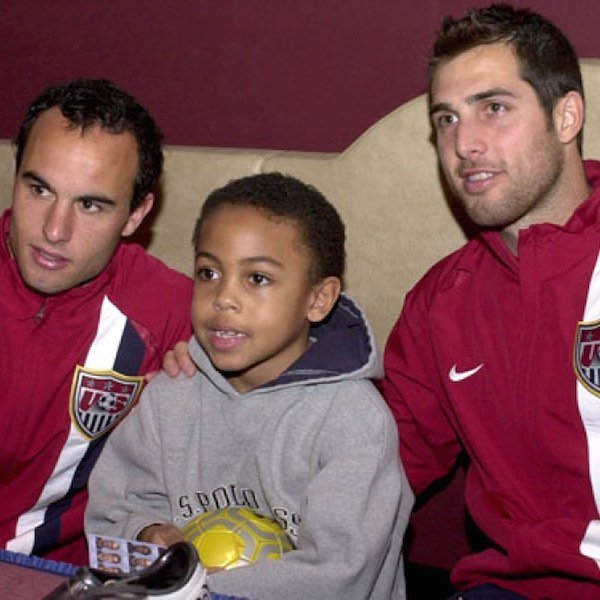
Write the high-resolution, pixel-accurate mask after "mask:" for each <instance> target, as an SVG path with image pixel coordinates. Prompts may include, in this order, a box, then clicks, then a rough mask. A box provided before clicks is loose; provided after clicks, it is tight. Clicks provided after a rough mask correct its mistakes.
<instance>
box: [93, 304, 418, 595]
mask: <svg viewBox="0 0 600 600" xmlns="http://www.w3.org/2000/svg"><path fill="white" fill-rule="evenodd" d="M311 338H312V340H313V343H312V344H311V346H310V347H309V349H308V350H307V351H306V352H305V353H304V354H303V355H302V356H301V357H300V358H299V359H298V360H297V361H296V363H294V364H293V365H292V366H291V367H290V368H289V369H288V370H287V371H286V372H284V373H283V374H282V375H281V376H280V377H279V378H277V379H276V380H274V381H271V382H269V383H267V384H265V385H263V386H262V387H260V388H257V389H255V390H252V391H250V392H246V393H239V392H237V391H236V390H235V389H234V388H233V387H232V386H231V385H230V384H229V382H228V381H227V380H226V379H225V378H224V377H223V376H222V375H221V373H219V372H218V371H217V370H215V368H214V367H213V365H212V363H211V362H210V360H209V359H208V357H207V356H206V354H205V353H204V351H203V350H202V348H201V347H200V346H199V345H198V343H197V342H196V341H195V339H192V341H191V343H190V352H191V355H192V357H193V359H194V361H195V362H196V363H197V365H198V367H199V372H198V374H197V375H196V376H194V377H192V378H190V379H186V378H183V377H180V378H178V379H176V380H173V379H169V378H168V377H166V376H164V375H160V376H159V377H157V378H156V379H155V380H154V381H152V383H150V384H149V386H148V387H147V389H146V390H145V391H144V394H143V397H142V400H141V402H140V404H139V406H138V407H137V408H136V409H134V411H133V412H132V414H131V415H130V416H129V417H128V418H127V419H126V420H125V422H124V423H123V424H122V425H120V426H119V427H118V428H117V430H116V431H115V432H114V433H113V434H112V435H111V436H110V437H109V440H108V442H107V444H106V447H105V449H104V451H103V453H102V455H101V456H100V459H99V460H98V463H97V465H96V467H95V470H94V471H93V473H92V476H91V478H90V483H89V489H90V500H89V505H88V509H87V512H86V519H85V525H86V531H87V532H88V533H98V534H106V535H109V534H110V535H116V536H120V537H125V538H135V537H136V536H137V535H138V534H139V532H140V531H141V530H142V529H143V528H144V527H146V526H148V525H150V524H153V523H161V522H172V523H174V524H175V525H177V526H180V527H181V526H183V525H184V524H185V523H186V522H188V521H189V520H191V519H193V518H194V517H197V516H198V515H199V514H202V513H204V512H206V511H209V510H216V509H219V508H223V507H224V506H227V505H233V506H247V507H249V508H251V509H253V510H255V511H257V512H259V513H262V514H264V515H268V516H273V517H275V518H276V519H277V520H278V521H279V522H280V523H281V524H282V525H284V527H285V529H286V532H287V534H288V536H289V537H290V539H291V540H292V541H293V543H294V545H295V546H296V549H295V550H292V551H290V552H288V553H287V554H285V555H284V556H283V558H281V559H280V560H275V561H272V560H265V561H261V562H258V563H255V564H253V565H251V566H246V567H238V568H235V569H230V570H227V571H221V572H218V573H215V574H213V575H211V576H210V581H209V585H210V587H211V590H212V591H214V592H219V593H222V594H232V595H237V596H245V597H249V598H258V599H261V600H268V599H270V598H272V599H274V600H285V599H288V598H289V599H292V598H298V599H302V600H306V599H307V598H315V599H318V600H327V599H331V600H340V599H342V598H344V599H353V600H354V599H356V600H363V599H366V598H373V599H386V598H404V597H405V591H404V571H403V566H402V561H401V545H402V538H403V535H404V531H405V528H406V524H407V520H408V517H409V514H410V511H411V508H412V505H413V495H412V492H411V490H410V487H409V485H408V483H407V481H406V477H405V475H404V471H403V469H402V467H401V465H400V463H399V459H398V446H397V444H398V440H397V429H396V424H395V422H394V419H393V417H392V416H391V413H390V412H389V410H388V408H387V406H386V404H385V402H384V401H383V400H382V398H381V396H380V395H379V393H378V392H377V390H376V389H375V387H374V386H373V384H372V383H371V381H369V378H374V377H379V376H380V374H381V372H380V369H381V367H380V361H379V359H378V356H377V352H376V349H375V343H374V339H373V335H372V332H371V330H370V328H369V326H368V325H367V323H366V320H365V319H364V316H363V314H362V312H361V311H360V309H359V308H358V307H357V306H356V305H355V304H354V303H353V302H352V301H351V300H350V299H349V298H348V297H347V296H344V295H343V296H342V297H341V298H340V300H339V302H338V304H337V306H336V308H335V310H334V311H333V312H332V314H331V315H330V317H329V318H328V319H327V320H326V321H325V322H324V323H321V324H318V325H317V326H314V327H313V328H312V330H311Z"/></svg>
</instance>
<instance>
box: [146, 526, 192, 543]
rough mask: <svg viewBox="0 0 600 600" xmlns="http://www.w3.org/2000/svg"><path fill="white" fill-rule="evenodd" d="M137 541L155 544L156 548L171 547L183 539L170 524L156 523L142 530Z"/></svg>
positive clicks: (177, 530) (178, 531)
mask: <svg viewBox="0 0 600 600" xmlns="http://www.w3.org/2000/svg"><path fill="white" fill-rule="evenodd" d="M137 539H138V540H139V541H140V542H148V543H150V544H157V545H158V546H172V545H173V544H176V543H177V542H183V541H184V540H185V538H184V537H183V533H181V530H180V529H178V528H177V527H175V525H172V524H171V523H156V524H154V525H149V526H148V527H145V528H144V529H142V531H141V532H140V534H139V535H138V537H137Z"/></svg>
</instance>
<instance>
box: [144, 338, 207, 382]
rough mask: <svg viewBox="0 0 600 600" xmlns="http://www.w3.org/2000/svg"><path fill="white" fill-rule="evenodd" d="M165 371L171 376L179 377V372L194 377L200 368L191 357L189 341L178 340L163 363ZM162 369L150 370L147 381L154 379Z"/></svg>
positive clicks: (146, 377) (146, 376)
mask: <svg viewBox="0 0 600 600" xmlns="http://www.w3.org/2000/svg"><path fill="white" fill-rule="evenodd" d="M162 368H163V371H164V372H165V373H166V374H167V375H168V376H169V377H177V375H179V373H183V374H184V375H185V376H186V377H193V376H194V375H195V374H196V371H197V370H198V369H197V368H196V365H195V364H194V361H193V360H192V359H191V358H190V353H189V351H188V343H187V342H177V343H176V344H175V347H174V348H173V350H169V351H168V352H167V353H166V354H165V356H164V358H163V364H162ZM159 372H160V371H150V372H149V373H146V375H145V376H144V378H145V379H146V383H148V382H150V381H152V379H154V377H156V375H158V373H159Z"/></svg>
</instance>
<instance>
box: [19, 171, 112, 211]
mask: <svg viewBox="0 0 600 600" xmlns="http://www.w3.org/2000/svg"><path fill="white" fill-rule="evenodd" d="M21 177H22V178H23V179H29V180H30V181H33V182H35V183H37V184H38V185H40V186H42V187H43V188H45V189H47V190H48V191H49V192H50V193H52V194H56V190H55V189H54V188H53V187H52V186H51V185H50V184H49V183H48V182H47V181H46V180H45V179H44V178H43V177H42V176H41V175H40V174H39V173H36V172H35V171H25V173H23V175H21ZM75 199H76V200H77V201H78V202H84V201H85V202H94V203H96V204H106V205H108V206H114V205H115V204H116V202H115V201H114V200H113V199H112V198H109V197H108V196H104V195H103V194H83V195H81V196H77V197H76V198H75Z"/></svg>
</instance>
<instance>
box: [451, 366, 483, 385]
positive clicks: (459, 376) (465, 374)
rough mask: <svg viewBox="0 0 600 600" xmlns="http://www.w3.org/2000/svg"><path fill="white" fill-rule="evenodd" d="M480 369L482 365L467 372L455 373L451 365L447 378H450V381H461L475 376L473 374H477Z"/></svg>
mask: <svg viewBox="0 0 600 600" xmlns="http://www.w3.org/2000/svg"><path fill="white" fill-rule="evenodd" d="M481 367H483V363H481V364H480V365H478V366H477V367H475V368H474V369H471V370H469V371H457V370H456V365H452V368H451V369H450V371H448V377H450V381H454V382H457V381H463V379H468V378H469V377H471V376H473V375H475V373H477V371H479V369H481Z"/></svg>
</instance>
